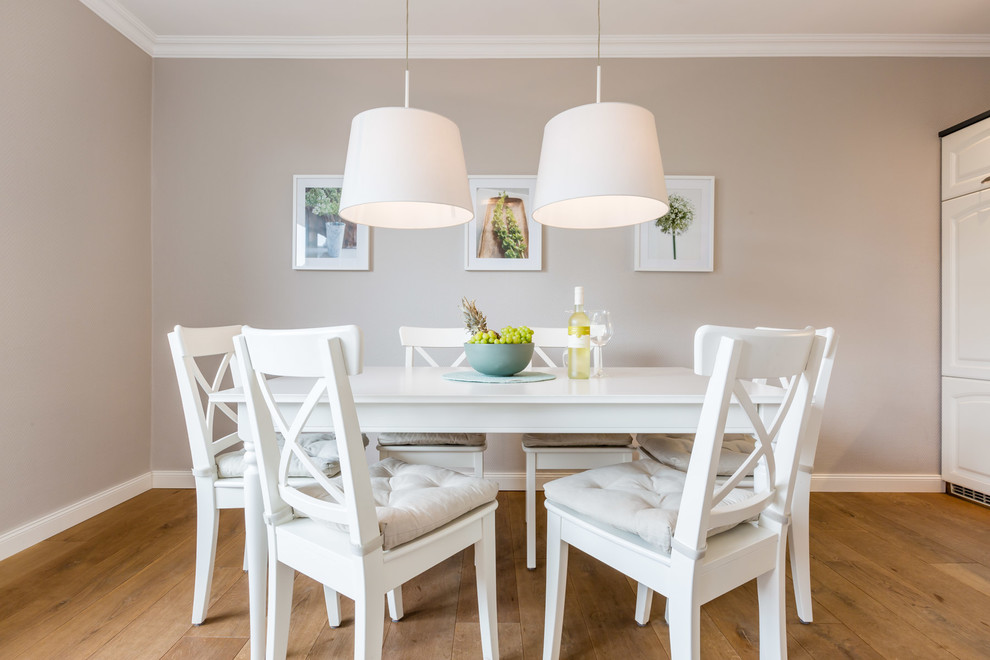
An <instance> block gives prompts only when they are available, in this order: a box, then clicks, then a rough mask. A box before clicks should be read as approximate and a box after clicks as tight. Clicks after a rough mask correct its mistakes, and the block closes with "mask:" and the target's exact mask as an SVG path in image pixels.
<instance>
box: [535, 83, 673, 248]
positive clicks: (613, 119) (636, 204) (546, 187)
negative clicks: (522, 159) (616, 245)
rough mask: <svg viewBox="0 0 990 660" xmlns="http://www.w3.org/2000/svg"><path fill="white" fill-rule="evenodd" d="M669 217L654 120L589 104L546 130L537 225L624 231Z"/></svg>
mask: <svg viewBox="0 0 990 660" xmlns="http://www.w3.org/2000/svg"><path fill="white" fill-rule="evenodd" d="M668 210H670V206H669V204H668V201H667V184H666V183H665V182H664V178H663V163H662V162H661V159H660V144H659V140H658V139H657V126H656V120H655V119H654V117H653V113H652V112H650V111H649V110H647V109H645V108H642V107H640V106H637V105H631V104H628V103H592V104H589V105H582V106H578V107H576V108H571V109H570V110H566V111H564V112H562V113H560V114H559V115H557V116H556V117H554V118H553V119H551V120H550V121H548V122H547V125H546V128H545V129H544V131H543V148H542V150H541V152H540V165H539V169H538V171H537V175H536V191H535V193H534V209H533V218H534V219H535V220H536V221H537V222H539V223H541V224H544V225H549V226H551V227H564V228H568V229H601V228H608V227H623V226H626V225H636V224H640V223H642V222H647V221H648V220H655V219H656V218H659V217H660V216H662V215H665V214H666V213H667V211H668Z"/></svg>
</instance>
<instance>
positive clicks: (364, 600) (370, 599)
mask: <svg viewBox="0 0 990 660" xmlns="http://www.w3.org/2000/svg"><path fill="white" fill-rule="evenodd" d="M365 577H366V578H367V573H366V574H365ZM371 586H372V585H369V584H368V580H367V579H365V585H364V593H363V594H362V595H361V596H360V597H358V598H357V599H355V601H354V660H381V658H382V643H383V642H384V641H385V600H384V599H383V598H382V592H381V591H378V590H375V589H371V588H369V587H371Z"/></svg>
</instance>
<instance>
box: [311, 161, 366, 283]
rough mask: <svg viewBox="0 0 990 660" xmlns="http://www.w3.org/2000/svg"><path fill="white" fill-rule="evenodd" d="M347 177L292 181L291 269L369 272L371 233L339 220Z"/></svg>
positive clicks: (351, 223)
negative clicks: (341, 198) (341, 194)
mask: <svg viewBox="0 0 990 660" xmlns="http://www.w3.org/2000/svg"><path fill="white" fill-rule="evenodd" d="M343 182H344V177H341V176H309V175H299V174H297V175H296V176H294V177H292V200H293V202H292V206H293V209H292V267H293V268H294V269H295V270H368V268H369V255H370V250H369V243H370V238H371V236H370V233H371V232H370V231H369V229H368V227H367V226H366V225H357V224H354V223H353V222H348V221H347V220H344V219H343V218H341V217H340V215H339V214H338V209H339V207H340V189H341V186H342V185H343Z"/></svg>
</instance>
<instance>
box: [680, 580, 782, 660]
mask: <svg viewBox="0 0 990 660" xmlns="http://www.w3.org/2000/svg"><path fill="white" fill-rule="evenodd" d="M667 613H668V614H667V615H668V620H669V624H670V625H669V626H668V627H669V630H670V658H671V660H689V659H690V660H699V659H700V658H701V605H700V604H699V603H698V602H697V600H696V599H695V597H694V595H693V594H690V593H689V594H685V596H684V597H683V598H677V597H671V596H668V597H667ZM762 620H763V618H762V616H761V618H760V621H761V622H762ZM760 632H761V633H762V632H763V631H762V630H761V631H760ZM762 642H763V639H762V637H761V638H760V651H761V657H763V656H762V651H763V643H762Z"/></svg>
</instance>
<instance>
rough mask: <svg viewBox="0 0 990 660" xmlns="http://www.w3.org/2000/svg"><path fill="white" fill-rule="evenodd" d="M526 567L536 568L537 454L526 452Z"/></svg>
mask: <svg viewBox="0 0 990 660" xmlns="http://www.w3.org/2000/svg"><path fill="white" fill-rule="evenodd" d="M526 568H528V569H529V570H533V569H534V568H536V454H535V453H534V452H526Z"/></svg>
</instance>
